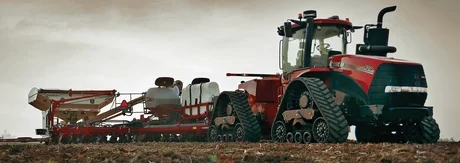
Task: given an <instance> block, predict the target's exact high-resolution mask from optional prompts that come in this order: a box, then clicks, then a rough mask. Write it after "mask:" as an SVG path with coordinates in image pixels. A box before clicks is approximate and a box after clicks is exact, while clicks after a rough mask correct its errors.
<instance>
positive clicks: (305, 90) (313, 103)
mask: <svg viewBox="0 0 460 163" xmlns="http://www.w3.org/2000/svg"><path fill="white" fill-rule="evenodd" d="M301 109H313V110H314V113H315V115H314V117H313V119H311V120H307V119H305V121H306V122H307V123H308V124H307V126H308V125H311V126H312V128H311V131H312V132H311V136H312V138H313V139H314V141H315V142H318V143H344V142H345V141H346V140H347V138H348V127H349V125H348V122H347V120H346V119H345V116H344V114H343V112H342V110H341V109H340V108H339V107H338V106H337V105H336V104H335V98H334V97H333V96H332V93H331V92H330V90H329V88H328V87H327V86H326V85H325V84H324V82H323V81H322V80H320V79H318V78H308V77H298V78H296V79H294V80H293V81H291V83H289V85H288V86H287V88H286V91H285V93H284V96H283V99H282V102H281V104H280V108H279V109H278V113H277V119H276V120H277V121H280V120H283V116H282V114H283V112H284V111H287V110H301ZM276 123H278V122H276ZM276 126H277V125H276V124H274V127H276ZM292 127H293V125H292V124H290V123H287V124H285V129H286V128H292ZM304 127H305V126H304ZM274 130H277V129H275V128H272V138H273V140H274V141H277V140H275V139H274V138H277V136H275V135H273V134H274V133H275V132H274ZM289 131H290V130H289ZM289 131H288V132H289ZM302 137H303V135H302Z"/></svg>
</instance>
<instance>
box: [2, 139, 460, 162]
mask: <svg viewBox="0 0 460 163" xmlns="http://www.w3.org/2000/svg"><path fill="white" fill-rule="evenodd" d="M459 147H460V143H438V144H437V145H407V144H399V145H398V144H355V143H347V144H323V145H320V144H308V145H305V144H303V145H302V144H274V143H252V144H245V143H138V144H137V143H133V144H94V145H91V144H87V145H82V144H77V145H53V146H46V145H1V146H0V152H1V153H0V162H37V163H38V162H186V163H190V162H199V163H204V162H251V163H254V162H460V148H459Z"/></svg>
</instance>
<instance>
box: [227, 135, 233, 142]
mask: <svg viewBox="0 0 460 163" xmlns="http://www.w3.org/2000/svg"><path fill="white" fill-rule="evenodd" d="M227 140H228V142H233V141H234V140H233V135H232V134H227Z"/></svg>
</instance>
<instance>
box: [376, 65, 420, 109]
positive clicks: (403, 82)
mask: <svg viewBox="0 0 460 163" xmlns="http://www.w3.org/2000/svg"><path fill="white" fill-rule="evenodd" d="M386 86H415V87H426V86H427V83H426V79H425V73H424V71H423V66H421V65H403V64H381V65H380V66H379V67H378V68H377V71H376V72H375V74H374V79H373V80H372V83H371V86H370V88H369V92H368V95H369V100H370V103H371V104H379V105H385V107H396V106H401V107H403V106H423V105H424V104H425V100H426V97H427V94H426V93H410V92H407V93H406V92H402V93H385V87H386Z"/></svg>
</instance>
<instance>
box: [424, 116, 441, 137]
mask: <svg viewBox="0 0 460 163" xmlns="http://www.w3.org/2000/svg"><path fill="white" fill-rule="evenodd" d="M421 124H422V138H421V141H422V142H421V143H436V142H437V141H438V140H439V137H440V133H441V130H440V129H439V125H438V123H436V120H435V119H434V118H433V117H427V118H425V119H423V120H422V121H421Z"/></svg>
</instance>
